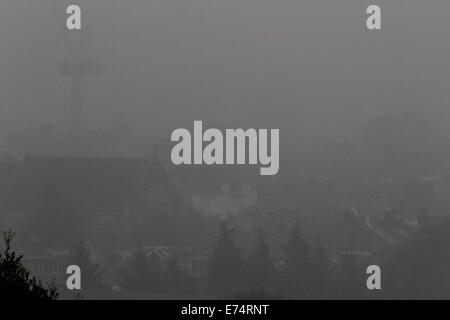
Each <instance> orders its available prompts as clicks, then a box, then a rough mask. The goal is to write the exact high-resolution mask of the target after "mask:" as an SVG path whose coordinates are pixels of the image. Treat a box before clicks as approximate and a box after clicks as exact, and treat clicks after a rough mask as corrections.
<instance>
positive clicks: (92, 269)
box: [70, 243, 106, 291]
mask: <svg viewBox="0 0 450 320" xmlns="http://www.w3.org/2000/svg"><path fill="white" fill-rule="evenodd" d="M70 261H71V263H73V264H76V265H78V266H79V267H80V269H81V270H83V286H82V290H88V291H90V290H94V289H96V290H98V289H105V288H106V286H105V284H104V283H103V282H102V279H101V270H100V266H99V265H98V264H96V263H94V262H93V261H92V260H91V258H90V254H89V250H88V248H87V247H86V245H85V244H84V243H80V244H79V245H77V246H76V247H75V248H74V250H73V252H72V255H71V260H70Z"/></svg>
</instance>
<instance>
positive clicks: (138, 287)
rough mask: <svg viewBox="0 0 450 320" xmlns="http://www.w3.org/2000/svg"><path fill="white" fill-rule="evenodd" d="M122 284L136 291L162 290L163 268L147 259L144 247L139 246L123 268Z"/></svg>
mask: <svg viewBox="0 0 450 320" xmlns="http://www.w3.org/2000/svg"><path fill="white" fill-rule="evenodd" d="M121 275H122V279H123V281H122V285H123V287H124V288H125V289H127V290H129V291H135V292H153V293H154V292H161V291H163V289H164V283H163V275H162V272H161V270H159V268H158V267H157V266H156V265H155V264H151V263H149V261H147V259H146V257H145V254H144V252H143V250H142V249H140V248H138V249H137V250H136V252H135V253H134V255H133V256H132V257H131V259H130V260H129V261H128V263H127V265H126V267H125V268H124V269H122V270H121Z"/></svg>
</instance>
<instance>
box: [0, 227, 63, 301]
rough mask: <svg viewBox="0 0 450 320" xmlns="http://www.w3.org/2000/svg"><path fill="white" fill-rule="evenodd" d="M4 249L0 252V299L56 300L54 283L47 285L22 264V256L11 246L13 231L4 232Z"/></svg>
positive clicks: (56, 292)
mask: <svg viewBox="0 0 450 320" xmlns="http://www.w3.org/2000/svg"><path fill="white" fill-rule="evenodd" d="M2 235H3V241H4V246H5V248H4V251H3V252H1V253H0V299H1V300H4V299H28V300H56V299H57V298H58V291H57V289H56V287H55V286H54V285H50V286H48V287H45V286H43V285H42V283H41V281H40V280H38V279H36V278H35V277H32V276H31V275H30V272H29V271H28V270H27V269H26V268H25V267H24V266H23V265H22V256H21V255H17V254H16V253H15V252H14V251H13V250H12V248H11V242H12V239H13V237H14V233H13V232H12V231H7V232H2Z"/></svg>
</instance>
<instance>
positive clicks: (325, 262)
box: [310, 239, 332, 298]
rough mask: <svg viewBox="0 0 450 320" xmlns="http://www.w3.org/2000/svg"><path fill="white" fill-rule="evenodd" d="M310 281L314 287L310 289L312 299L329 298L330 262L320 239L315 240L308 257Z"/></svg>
mask: <svg viewBox="0 0 450 320" xmlns="http://www.w3.org/2000/svg"><path fill="white" fill-rule="evenodd" d="M310 264H311V280H312V281H314V285H313V286H312V288H311V295H312V297H313V298H325V297H329V296H330V291H329V290H330V287H331V284H332V283H331V282H332V277H331V262H330V260H329V258H328V257H327V252H326V250H325V247H324V246H323V244H322V242H321V240H320V239H318V240H317V243H316V244H315V246H314V248H313V249H312V252H311V257H310Z"/></svg>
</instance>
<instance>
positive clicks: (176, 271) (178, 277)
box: [166, 254, 195, 294]
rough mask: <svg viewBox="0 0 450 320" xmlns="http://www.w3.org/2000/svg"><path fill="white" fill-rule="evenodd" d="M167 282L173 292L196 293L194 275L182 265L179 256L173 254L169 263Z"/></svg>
mask: <svg viewBox="0 0 450 320" xmlns="http://www.w3.org/2000/svg"><path fill="white" fill-rule="evenodd" d="M166 275H167V282H168V287H169V290H170V292H171V293H181V294H187V293H194V292H195V283H194V279H193V278H192V276H191V275H190V274H189V273H188V272H187V271H186V270H185V269H184V268H183V267H181V266H180V263H179V260H178V256H177V255H176V254H173V255H172V256H171V257H170V259H169V262H168V263H167V274H166Z"/></svg>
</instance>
